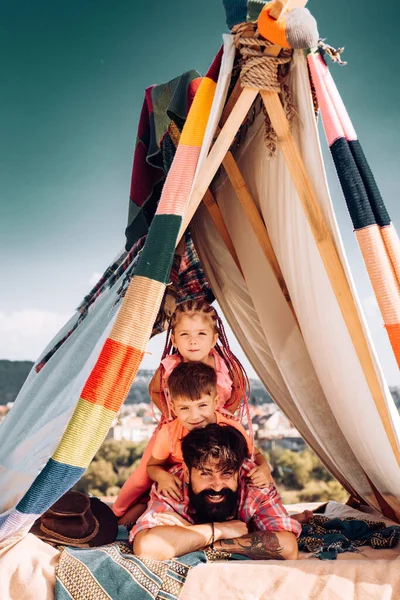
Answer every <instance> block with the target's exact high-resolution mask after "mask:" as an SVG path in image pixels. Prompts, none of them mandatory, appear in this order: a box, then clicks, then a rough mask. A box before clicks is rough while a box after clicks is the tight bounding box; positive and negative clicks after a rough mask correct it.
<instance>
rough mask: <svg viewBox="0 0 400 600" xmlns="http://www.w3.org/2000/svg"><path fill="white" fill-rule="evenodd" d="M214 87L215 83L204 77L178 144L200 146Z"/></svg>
mask: <svg viewBox="0 0 400 600" xmlns="http://www.w3.org/2000/svg"><path fill="white" fill-rule="evenodd" d="M216 86H217V84H216V83H215V81H213V80H212V79H209V78H208V77H204V79H203V81H202V82H201V84H200V87H199V89H198V91H197V93H196V96H195V97H194V100H193V104H192V106H191V107H190V111H189V115H188V118H187V121H186V123H185V127H184V128H183V131H182V135H181V139H180V144H184V145H185V146H201V145H202V143H203V138H204V133H205V130H206V126H207V122H208V117H209V116H210V110H211V106H212V103H213V99H214V93H215V88H216Z"/></svg>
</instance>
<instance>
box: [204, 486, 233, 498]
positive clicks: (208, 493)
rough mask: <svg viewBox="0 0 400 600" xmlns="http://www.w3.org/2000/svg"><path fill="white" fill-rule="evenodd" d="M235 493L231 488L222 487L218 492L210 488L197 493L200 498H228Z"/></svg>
mask: <svg viewBox="0 0 400 600" xmlns="http://www.w3.org/2000/svg"><path fill="white" fill-rule="evenodd" d="M233 495H234V492H232V490H230V489H229V488H222V489H221V490H219V491H218V492H217V491H216V490H213V489H212V488H208V489H206V490H203V491H201V492H199V493H198V494H196V496H197V497H198V498H205V497H207V496H225V498H227V497H229V496H233Z"/></svg>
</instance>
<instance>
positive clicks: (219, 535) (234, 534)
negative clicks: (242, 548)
mask: <svg viewBox="0 0 400 600" xmlns="http://www.w3.org/2000/svg"><path fill="white" fill-rule="evenodd" d="M214 531H215V541H217V540H232V539H234V538H240V537H242V536H243V535H246V534H247V533H248V529H247V525H246V523H243V521H237V520H235V521H225V522H224V523H214Z"/></svg>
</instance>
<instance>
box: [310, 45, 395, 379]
mask: <svg viewBox="0 0 400 600" xmlns="http://www.w3.org/2000/svg"><path fill="white" fill-rule="evenodd" d="M308 63H309V67H310V72H311V76H312V80H313V83H314V86H315V90H316V93H317V98H318V102H319V105H320V108H321V114H322V119H323V123H324V128H325V133H326V136H327V139H328V144H329V147H330V150H331V154H332V158H333V160H334V163H335V167H336V171H337V174H338V177H339V180H340V184H341V186H342V190H343V194H344V197H345V199H346V203H347V208H348V210H349V213H350V216H351V219H352V222H353V226H354V229H355V233H356V237H357V240H358V243H359V246H360V250H361V253H362V255H363V258H364V262H365V265H366V268H367V271H368V275H369V278H370V280H371V284H372V287H373V289H374V292H375V296H376V299H377V302H378V305H379V308H380V311H381V314H382V317H383V321H384V324H385V328H386V331H387V333H388V336H389V340H390V343H391V346H392V349H393V353H394V355H395V358H396V360H397V364H398V365H399V367H400V344H399V334H398V330H399V326H400V266H399V265H400V243H399V238H398V236H397V234H396V231H395V229H394V227H393V224H392V223H391V220H390V217H389V214H388V212H387V210H386V207H385V204H384V202H383V200H382V197H381V194H380V192H379V189H378V186H377V184H376V181H375V179H374V176H373V174H372V172H371V169H370V167H369V165H368V162H367V160H366V158H365V155H364V152H363V150H362V147H361V145H360V142H359V140H358V139H357V135H356V132H355V130H354V128H353V126H352V123H351V121H350V118H349V115H348V113H347V111H346V108H345V106H344V104H343V101H342V99H341V98H340V95H339V92H338V90H337V88H336V85H335V83H334V81H333V78H332V76H331V74H330V72H329V69H328V67H327V65H326V64H325V62H324V60H323V59H322V57H321V56H320V55H319V54H318V55H317V54H314V53H311V54H309V56H308Z"/></svg>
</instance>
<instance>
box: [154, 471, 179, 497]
mask: <svg viewBox="0 0 400 600" xmlns="http://www.w3.org/2000/svg"><path fill="white" fill-rule="evenodd" d="M157 490H158V492H159V493H160V494H162V495H163V496H167V497H169V498H172V499H173V500H178V502H179V501H180V500H182V481H181V480H180V479H179V477H176V475H172V474H171V473H168V472H167V471H163V472H162V473H160V474H158V475H157Z"/></svg>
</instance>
